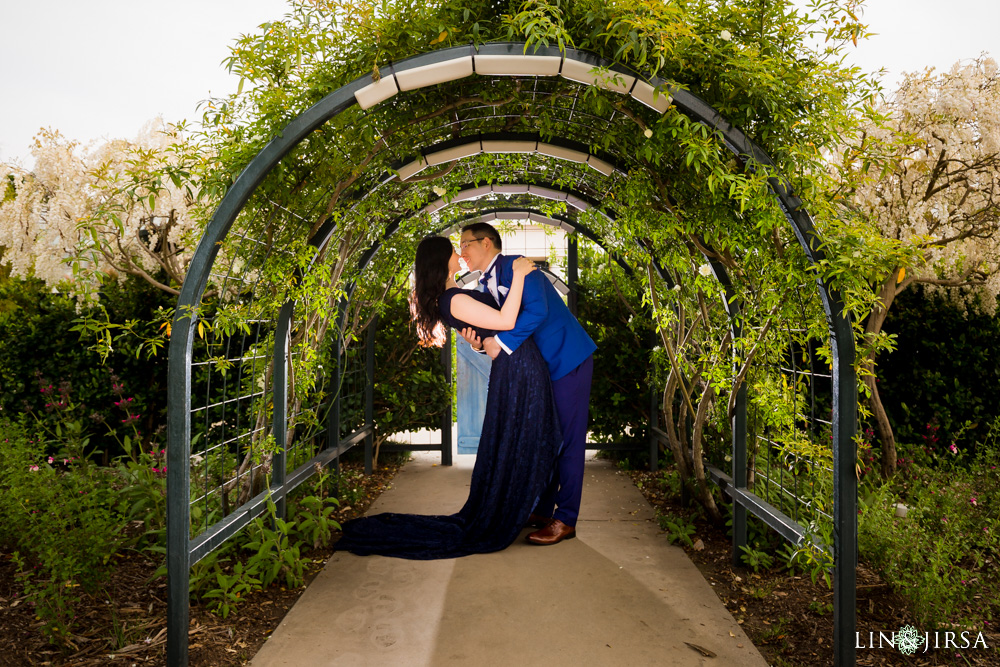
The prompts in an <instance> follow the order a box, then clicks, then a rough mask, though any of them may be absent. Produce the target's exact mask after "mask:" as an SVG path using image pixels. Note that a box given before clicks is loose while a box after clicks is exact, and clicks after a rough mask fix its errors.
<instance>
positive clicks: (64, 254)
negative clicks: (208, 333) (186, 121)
mask: <svg viewBox="0 0 1000 667" xmlns="http://www.w3.org/2000/svg"><path fill="white" fill-rule="evenodd" d="M32 156H33V158H34V163H35V166H34V168H33V169H31V170H25V169H21V168H19V167H18V166H16V165H9V164H3V165H0V178H2V179H3V182H4V184H5V187H4V190H3V197H2V199H0V246H2V247H3V248H4V249H5V250H4V254H3V261H4V262H6V263H9V264H10V266H11V271H12V274H13V275H15V276H29V275H33V276H35V277H37V278H40V279H42V280H44V281H45V282H46V283H47V284H49V285H52V286H54V287H55V286H59V285H64V286H65V285H68V286H69V288H70V289H71V290H72V291H73V292H75V293H76V294H77V295H84V294H89V293H91V292H92V290H93V288H94V287H95V286H96V285H97V284H98V283H99V280H100V278H101V274H103V275H104V276H110V277H121V276H124V275H126V274H132V275H137V276H140V277H142V278H143V279H145V280H147V281H149V282H150V283H152V284H154V285H156V286H157V287H159V288H161V289H163V290H165V291H168V292H170V293H174V294H176V293H177V289H178V287H179V285H180V283H181V282H182V281H183V277H184V273H185V271H186V267H187V263H188V261H189V259H190V254H191V253H192V252H193V251H194V247H195V243H194V242H193V240H192V239H191V238H190V235H191V234H192V233H193V232H194V227H195V218H194V215H193V208H194V205H195V200H196V197H197V192H195V191H193V189H192V187H191V186H190V180H189V178H188V175H189V173H190V171H189V170H190V166H191V165H190V161H191V160H192V159H193V158H192V156H193V152H192V151H191V150H190V149H189V147H187V146H186V145H185V143H184V139H183V137H182V135H181V132H180V131H179V130H178V128H176V127H174V126H171V125H166V124H164V123H163V121H162V120H155V121H151V122H150V123H148V124H147V125H146V126H145V127H144V128H143V130H142V132H141V133H140V134H139V136H138V137H137V138H136V139H135V140H133V141H125V140H120V139H118V140H111V141H106V142H104V143H100V144H97V145H90V146H81V145H79V144H78V143H76V142H74V141H70V140H67V139H66V138H64V137H63V136H62V135H61V134H60V133H59V132H56V131H51V130H43V131H42V132H41V133H40V134H39V135H38V136H37V137H36V138H35V145H34V147H33V149H32Z"/></svg>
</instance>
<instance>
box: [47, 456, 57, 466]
mask: <svg viewBox="0 0 1000 667" xmlns="http://www.w3.org/2000/svg"><path fill="white" fill-rule="evenodd" d="M55 462H56V460H55V459H54V458H52V457H51V456H50V457H49V464H50V465H51V464H53V463H55Z"/></svg>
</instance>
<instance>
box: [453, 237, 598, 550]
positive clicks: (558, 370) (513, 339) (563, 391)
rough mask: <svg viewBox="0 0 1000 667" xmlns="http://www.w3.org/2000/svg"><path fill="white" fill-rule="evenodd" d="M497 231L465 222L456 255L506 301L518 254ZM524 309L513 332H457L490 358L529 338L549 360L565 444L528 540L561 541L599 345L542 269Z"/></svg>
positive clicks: (578, 486) (527, 283) (569, 531)
mask: <svg viewBox="0 0 1000 667" xmlns="http://www.w3.org/2000/svg"><path fill="white" fill-rule="evenodd" d="M501 248H502V243H501V241H500V235H499V234H498V233H497V230H496V229H494V228H493V227H492V226H491V225H489V224H487V223H485V222H477V223H473V224H470V225H467V226H465V227H463V228H462V241H461V255H462V258H463V259H464V260H465V263H466V265H467V266H468V267H469V270H470V271H476V270H478V271H482V277H481V278H480V280H479V282H480V283H483V284H484V285H485V287H486V290H487V291H488V292H490V293H491V294H492V295H493V298H494V299H496V300H497V304H498V305H503V302H504V300H505V299H506V296H507V292H508V290H509V289H510V284H511V278H512V277H513V274H514V272H513V270H512V268H511V265H512V264H513V262H514V259H516V258H517V257H518V255H509V256H508V255H501V254H500V251H501ZM522 294H523V295H522V297H521V312H520V313H519V314H518V316H517V322H516V323H515V325H514V328H513V329H511V330H510V331H501V332H500V333H498V334H496V335H495V336H493V337H491V338H487V339H486V340H484V341H480V340H479V338H478V337H477V336H476V334H475V332H474V331H473V330H472V329H466V330H465V331H463V332H462V336H463V337H464V338H465V339H466V340H467V341H468V342H469V344H470V345H472V347H473V348H474V349H477V350H478V349H481V348H482V349H485V351H486V353H487V354H489V355H490V358H491V359H496V358H497V356H499V355H501V354H512V353H513V352H514V350H516V349H517V348H518V346H519V345H520V344H521V343H522V342H524V341H525V340H526V339H527V338H528V337H529V336H533V337H534V339H535V344H536V345H537V346H538V350H539V351H540V352H541V353H542V357H543V358H544V359H545V361H546V363H547V364H548V366H549V374H550V375H551V376H552V393H553V394H554V395H555V401H556V409H557V410H558V413H559V424H560V426H561V427H562V433H563V442H562V447H561V448H560V450H559V456H558V458H557V460H556V466H555V474H554V475H553V479H552V482H551V483H550V484H549V487H548V488H547V489H546V490H545V491H544V492H543V493H542V496H541V498H540V499H539V501H538V505H536V506H535V511H534V512H533V513H532V515H531V517H530V518H529V520H528V523H529V524H530V525H533V526H534V527H536V528H540V530H537V531H535V532H533V533H531V534H530V535H528V541H529V542H531V543H532V544H540V545H549V544H558V543H559V542H562V541H563V540H568V539H570V538H573V537H576V520H577V516H578V515H579V513H580V495H581V492H582V491H583V459H584V453H585V451H586V444H587V419H588V412H589V406H590V384H591V379H592V378H593V374H594V350H596V349H597V345H595V344H594V341H593V340H591V339H590V336H588V335H587V333H586V332H585V331H584V330H583V327H581V326H580V323H579V322H578V321H577V320H576V318H575V317H573V314H572V313H570V312H569V309H568V308H567V307H566V304H565V303H563V300H562V298H561V297H560V296H559V293H558V292H556V290H555V288H554V287H552V284H551V283H550V282H549V281H548V280H547V279H546V278H545V276H543V275H542V273H541V272H540V271H534V272H532V273H530V274H528V276H527V277H526V278H525V280H524V290H523V293H522Z"/></svg>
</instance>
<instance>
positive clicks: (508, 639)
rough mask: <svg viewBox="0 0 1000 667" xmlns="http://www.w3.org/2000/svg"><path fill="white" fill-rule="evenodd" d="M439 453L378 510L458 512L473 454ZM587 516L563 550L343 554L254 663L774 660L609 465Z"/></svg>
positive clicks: (602, 468)
mask: <svg viewBox="0 0 1000 667" xmlns="http://www.w3.org/2000/svg"><path fill="white" fill-rule="evenodd" d="M436 459H437V455H428V454H418V455H417V458H416V459H415V460H414V461H411V462H410V463H408V464H407V465H406V466H405V467H404V468H403V469H402V470H401V471H400V472H399V474H398V475H397V476H396V478H395V481H394V482H393V487H392V488H391V489H390V490H388V491H386V492H385V493H383V494H382V496H381V497H380V498H379V499H378V500H377V501H376V503H375V504H374V505H373V506H372V508H371V510H370V512H371V513H377V512H388V511H392V512H416V513H427V514H450V513H453V512H455V511H457V510H458V509H459V508H460V507H461V506H462V503H463V502H464V501H465V497H466V495H467V494H468V488H469V477H470V473H471V470H472V465H473V462H474V457H472V456H457V457H455V459H456V465H455V466H453V467H450V468H448V467H442V466H438V465H435V464H434V463H433V461H434V460H436ZM580 516H581V520H580V522H579V524H578V525H577V534H578V538H577V539H574V540H570V541H567V542H563V543H561V544H558V545H555V546H551V547H537V546H532V545H529V544H527V543H525V542H523V541H522V540H518V541H517V542H515V543H514V544H513V545H512V546H510V547H509V548H508V549H506V550H504V551H501V552H498V553H493V554H483V555H475V556H468V557H465V558H460V559H452V560H441V561H409V560H401V559H394V558H383V557H380V556H369V557H365V558H362V557H358V556H354V555H352V554H344V553H337V554H334V556H333V557H332V558H331V559H330V561H329V562H328V563H327V564H326V567H325V568H324V570H323V571H322V572H321V573H320V574H319V575H318V576H317V577H316V579H314V580H313V582H312V584H311V585H310V586H309V589H308V590H306V591H305V593H303V595H302V597H301V598H300V599H299V601H298V602H297V603H296V604H295V606H294V607H292V609H291V610H290V611H289V612H288V614H287V615H286V616H285V618H284V620H283V621H282V622H281V625H280V626H278V628H277V629H276V630H275V632H274V634H273V635H272V636H271V638H270V639H268V641H267V643H265V644H264V646H263V647H262V648H261V650H260V652H259V653H258V654H257V656H256V657H255V658H254V660H253V662H252V663H251V664H252V665H253V667H277V666H279V665H281V666H289V667H291V666H294V667H313V666H320V665H323V666H334V665H336V666H338V667H340V666H344V667H346V666H352V667H353V666H355V665H357V666H369V665H370V666H372V667H376V666H377V667H385V666H388V665H391V666H394V667H395V666H400V667H402V666H408V665H414V666H428V667H436V666H438V665H456V666H457V665H462V666H465V665H477V666H486V667H489V666H493V665H497V666H507V665H516V666H518V667H532V666H534V665H539V666H541V665H546V666H548V667H553V666H561V665H629V666H637V665H719V666H722V665H725V666H726V667H730V666H734V667H735V666H742V665H746V666H753V667H757V666H762V667H763V666H766V664H767V663H766V662H765V661H764V659H763V658H762V657H761V656H760V654H759V653H758V652H757V650H756V648H754V646H753V645H752V644H751V643H750V641H749V639H747V637H746V635H745V634H744V633H743V630H742V629H741V628H740V626H739V625H737V624H736V621H735V620H733V617H732V616H730V615H729V612H728V611H726V609H725V607H724V606H723V605H722V603H721V602H720V601H719V599H718V598H717V597H716V595H715V593H714V591H712V589H711V586H710V585H709V584H708V583H707V582H706V581H705V579H704V578H703V577H702V576H701V574H700V573H699V572H698V570H697V568H695V566H694V565H693V564H692V563H691V561H690V560H689V559H688V557H687V556H686V555H685V553H684V551H683V550H682V549H680V548H678V547H672V546H670V545H668V544H667V541H666V539H665V538H664V537H663V535H661V534H659V529H658V528H657V526H656V525H655V523H653V522H652V521H651V519H652V518H653V510H652V508H650V506H649V504H648V503H647V502H646V501H645V499H644V498H643V497H642V494H640V493H639V491H638V490H637V489H636V488H635V487H634V485H633V484H632V482H631V480H629V479H628V478H627V477H626V476H624V475H622V474H619V473H617V472H616V470H615V469H614V467H613V466H611V465H610V464H609V463H606V462H602V461H596V460H589V461H587V472H586V484H585V486H584V491H583V508H582V510H581V512H580ZM524 534H527V532H525V533H524ZM690 645H695V646H697V647H701V648H703V649H707V651H710V652H711V653H714V654H715V657H707V656H705V655H703V654H702V653H700V652H699V651H698V650H697V649H695V648H692V647H691V646H690Z"/></svg>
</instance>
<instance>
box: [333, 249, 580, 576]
mask: <svg viewBox="0 0 1000 667" xmlns="http://www.w3.org/2000/svg"><path fill="white" fill-rule="evenodd" d="M460 269H461V266H460V264H459V256H458V253H456V252H455V249H454V248H453V247H452V245H451V242H450V241H449V240H448V239H447V238H444V237H440V236H428V237H427V238H425V239H423V240H422V241H421V242H420V245H419V246H418V247H417V255H416V261H415V263H414V275H415V285H414V291H413V296H412V300H411V305H412V310H413V319H414V322H415V324H416V328H417V335H418V336H419V338H420V340H421V344H423V345H438V346H440V345H441V344H442V343H443V342H444V340H445V336H444V326H451V327H454V328H456V329H459V330H461V329H464V328H466V327H472V328H474V329H476V332H477V334H478V335H479V336H480V338H486V337H488V336H491V335H493V334H494V333H495V332H497V331H507V330H509V329H512V328H513V327H514V323H515V321H516V320H517V315H518V311H519V310H520V306H521V295H522V290H523V287H524V280H525V277H526V276H527V275H528V274H530V273H531V272H532V271H534V270H535V266H534V264H533V263H532V262H531V261H530V260H528V259H526V258H524V257H521V258H518V259H517V260H515V261H514V278H513V281H512V283H511V287H510V291H509V292H508V293H507V297H506V300H505V301H504V305H503V308H501V309H499V310H498V309H497V307H496V303H495V302H494V300H493V297H492V296H491V295H490V294H489V293H486V292H473V291H469V290H463V289H460V288H459V287H458V284H457V283H456V282H455V275H456V274H457V273H458V272H459V271H460ZM561 442H562V432H561V430H560V428H559V421H558V417H557V416H556V406H555V401H554V399H553V396H552V386H551V380H550V376H549V370H548V366H547V364H546V363H545V360H544V359H543V358H542V356H541V354H540V353H539V352H538V348H537V347H536V346H535V343H534V341H533V340H531V339H530V338H529V339H528V340H527V341H525V342H524V343H523V344H521V345H520V346H519V347H518V348H517V349H516V350H515V351H514V353H513V354H510V355H506V354H504V355H500V356H498V357H497V358H496V359H494V360H493V365H492V368H491V370H490V379H489V393H488V394H487V399H486V415H485V417H484V419H483V430H482V436H481V437H480V440H479V451H478V453H477V455H476V463H475V467H474V468H473V470H472V483H471V486H470V489H469V497H468V499H467V500H466V502H465V505H464V506H463V507H462V508H461V509H460V510H459V511H458V512H457V513H456V514H451V515H439V516H427V515H418V514H398V513H386V514H377V515H374V516H369V517H361V518H359V519H354V520H352V521H348V522H345V523H344V526H343V537H342V538H341V539H340V541H339V542H338V543H337V550H341V551H350V552H352V553H355V554H357V555H360V556H365V555H369V554H379V555H382V556H395V557H399V558H412V559H419V560H430V559H435V558H455V557H458V556H465V555H468V554H473V553H486V552H490V551H499V550H501V549H505V548H507V547H508V546H509V545H510V544H511V543H512V542H513V541H514V540H515V539H516V538H517V536H518V534H519V533H520V531H521V529H522V528H523V527H524V525H525V523H526V522H527V520H528V517H529V515H530V514H531V510H532V509H534V506H535V503H536V502H537V500H538V497H539V495H541V493H542V491H543V490H544V488H545V486H546V484H547V483H548V482H549V479H550V477H551V475H552V469H553V463H554V461H555V457H556V454H557V453H558V450H559V446H560V444H561Z"/></svg>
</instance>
